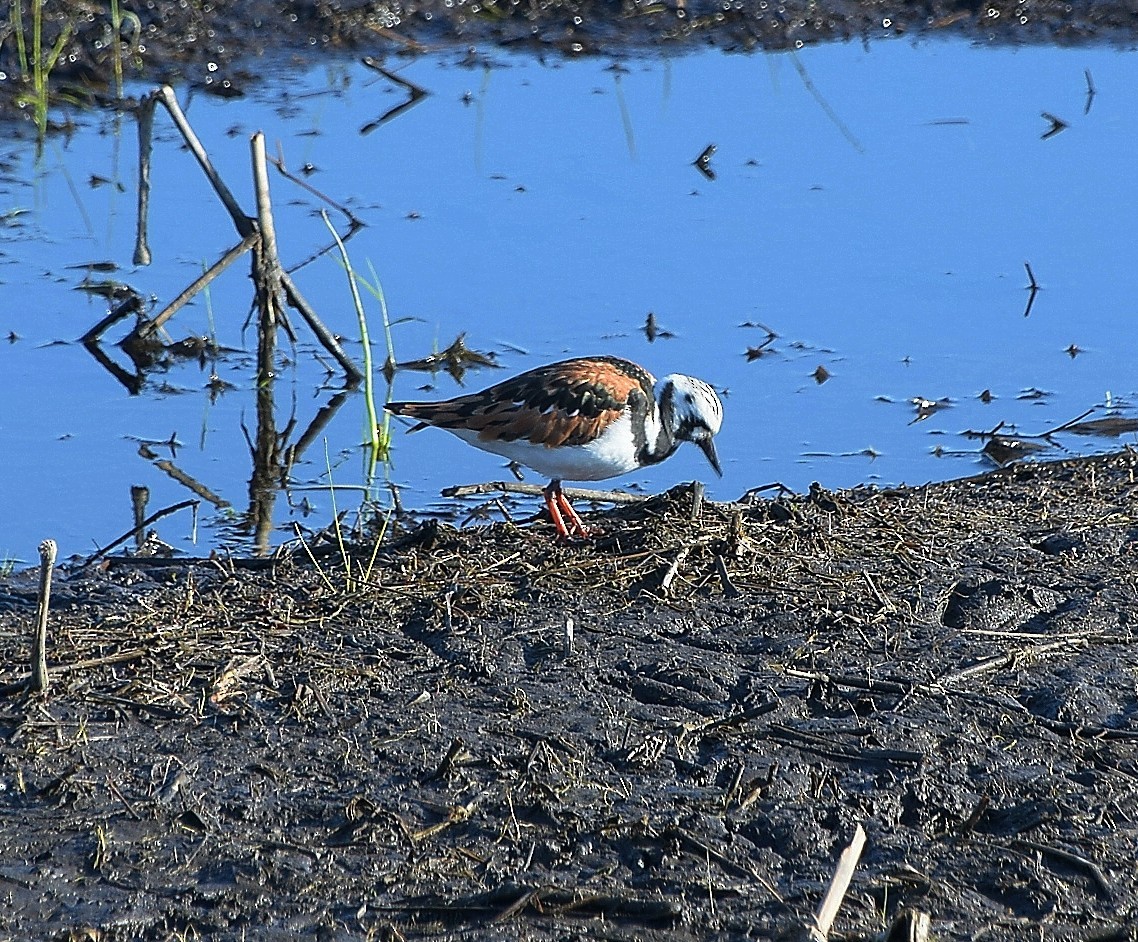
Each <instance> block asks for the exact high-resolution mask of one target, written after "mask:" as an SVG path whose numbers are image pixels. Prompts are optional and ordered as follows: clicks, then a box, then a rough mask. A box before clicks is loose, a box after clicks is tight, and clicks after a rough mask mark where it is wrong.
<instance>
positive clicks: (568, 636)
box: [565, 616, 573, 657]
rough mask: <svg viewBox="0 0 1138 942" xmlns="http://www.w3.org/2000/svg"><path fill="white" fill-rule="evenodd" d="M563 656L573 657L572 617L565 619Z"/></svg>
mask: <svg viewBox="0 0 1138 942" xmlns="http://www.w3.org/2000/svg"><path fill="white" fill-rule="evenodd" d="M565 656H566V657H572V656H573V617H572V616H569V617H568V618H566V619H565Z"/></svg>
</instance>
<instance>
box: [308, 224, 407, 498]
mask: <svg viewBox="0 0 1138 942" xmlns="http://www.w3.org/2000/svg"><path fill="white" fill-rule="evenodd" d="M320 215H321V216H322V217H323V219H324V225H326V226H327V227H328V231H329V232H331V233H332V238H333V239H335V240H336V246H337V248H339V250H340V258H341V260H342V261H343V265H344V270H345V271H346V272H347V274H348V289H349V290H350V291H351V292H352V303H353V304H354V305H355V307H356V317H357V318H358V320H359V323H360V341H361V342H362V344H363V351H364V404H365V405H366V407H367V419H368V423H367V424H368V436H369V443H370V445H371V461H370V463H369V467H368V473H367V477H368V479H369V480H370V479H371V477H372V475H373V474H374V472H375V465H376V462H377V461H379V460H380V459H381V458H382V459H383V460H384V461H386V460H387V455H388V449H389V447H390V435H388V434H386V428H385V429H384V432H383V433H381V431H380V426H379V416H378V414H377V413H376V409H375V385H374V380H373V378H372V363H371V339H370V337H369V336H368V329H367V315H366V314H365V313H364V305H363V301H362V300H360V292H359V288H357V287H356V273H355V271H354V270H353V269H352V260H351V259H350V258H349V257H348V250H347V249H346V248H344V242H343V240H342V239H341V238H340V234H339V233H338V232H337V231H336V228H335V226H333V225H332V221H331V220H330V219H329V218H328V213H327V212H325V211H324V210H320ZM385 319H386V318H385ZM386 424H387V416H386V414H385V415H384V425H385V427H386ZM385 439H386V440H385Z"/></svg>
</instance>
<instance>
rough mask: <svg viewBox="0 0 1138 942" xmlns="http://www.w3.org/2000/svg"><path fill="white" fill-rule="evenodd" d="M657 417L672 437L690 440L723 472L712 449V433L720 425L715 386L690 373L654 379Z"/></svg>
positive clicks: (716, 470) (717, 430) (717, 471)
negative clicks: (658, 414) (658, 379)
mask: <svg viewBox="0 0 1138 942" xmlns="http://www.w3.org/2000/svg"><path fill="white" fill-rule="evenodd" d="M655 392H656V401H657V402H658V403H659V405H660V421H661V422H662V423H663V424H664V427H665V428H667V429H668V430H669V431H670V432H671V433H672V436H673V437H674V438H675V439H676V441H682V442H694V443H695V444H696V445H698V446H699V449H700V451H702V452H703V453H704V455H706V456H707V460H708V461H709V462H710V463H711V466H712V467H713V468H714V469H715V473H716V474H718V475H719V476H720V477H722V476H723V469H722V468H721V467H720V466H719V456H718V455H717V454H716V453H715V441H714V438H715V435H716V434H717V433H718V432H719V429H720V427H721V426H722V425H723V403H722V402H720V401H719V396H718V395H716V393H715V390H714V389H712V388H711V387H710V386H708V385H707V383H705V382H704V381H703V380H701V379H696V378H695V377H694V376H684V375H683V374H682V373H673V374H672V375H670V376H665V377H664V378H663V379H661V380H660V381H659V382H658V383H656V390H655Z"/></svg>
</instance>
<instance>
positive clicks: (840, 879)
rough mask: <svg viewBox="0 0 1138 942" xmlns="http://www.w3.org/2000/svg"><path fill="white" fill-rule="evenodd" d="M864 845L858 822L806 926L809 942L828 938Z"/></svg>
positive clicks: (825, 940) (862, 831) (806, 936)
mask: <svg viewBox="0 0 1138 942" xmlns="http://www.w3.org/2000/svg"><path fill="white" fill-rule="evenodd" d="M864 847H865V831H864V830H862V826H861V825H860V824H859V825H858V826H857V830H856V831H854V836H853V840H851V841H850V843H849V845H848V846H847V847H846V849H845V850H843V851H842V856H841V857H840V858H838V866H837V868H836V869H835V870H834V876H833V879H832V880H830V886H829V889H827V890H826V895H825V896H824V897H823V898H822V904H821V905H820V906H819V907H818V912H817V913H815V915H814V924H813V925H812V926H809V927H807V930H806V934H805V938H806V939H808V940H810V942H827V940H828V939H829V937H830V930H831V929H832V928H833V926H834V919H835V918H837V915H838V910H839V909H841V907H842V901H843V900H844V899H845V898H846V891H847V890H848V889H849V888H850V881H851V880H852V879H853V875H854V869H855V868H856V867H857V862H858V859H859V858H860V857H861V851H862V848H864Z"/></svg>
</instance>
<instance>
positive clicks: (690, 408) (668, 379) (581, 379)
mask: <svg viewBox="0 0 1138 942" xmlns="http://www.w3.org/2000/svg"><path fill="white" fill-rule="evenodd" d="M386 409H387V411H388V412H391V413H393V414H395V415H405V416H408V417H410V418H412V419H417V420H418V424H417V425H415V426H414V427H412V428H411V429H410V431H412V432H414V431H418V430H419V429H421V428H425V427H427V426H428V425H433V426H435V427H437V428H445V429H446V430H447V431H448V432H453V433H454V434H455V435H457V436H458V437H459V438H461V439H462V440H463V441H464V442H467V443H469V444H471V445H473V446H474V447H475V448H481V449H482V450H483V451H488V452H491V453H492V454H495V455H501V456H502V457H504V458H509V459H510V460H511V461H516V462H517V463H518V464H522V465H525V466H526V467H527V468H532V469H533V470H534V471H536V472H538V473H539V474H542V475H544V476H546V477H548V478H549V479H550V482H549V486H548V487H546V488H545V492H544V493H545V506H546V507H547V508H548V509H549V516H550V517H551V518H552V520H553V524H554V526H556V527H557V532H558V533H560V534H561V535H562V536H579V537H583V536H587V535H588V530H587V529H586V527H585V524H584V522H583V521H582V520H581V518H580V517H579V516H578V515H577V511H575V510H574V509H573V506H572V504H570V503H569V499H568V498H567V497H566V496H565V494H564V493H563V492H562V490H561V482H562V481H563V480H572V481H600V480H603V479H604V478H611V477H615V476H616V475H618V474H626V473H628V472H629V471H634V470H636V469H637V468H642V467H644V466H645V465H650V464H657V463H658V462H661V461H663V460H664V459H665V458H667V457H668V456H669V455H671V454H672V453H673V452H674V451H675V450H676V449H677V448H678V447H679V445H680V442H694V443H695V444H696V445H698V446H699V448H700V450H701V451H702V452H703V453H704V454H705V455H706V456H707V460H708V461H709V462H711V466H712V467H713V468H714V469H715V473H716V474H719V475H722V474H723V471H722V469H721V468H720V466H719V456H718V455H717V454H716V453H715V442H714V440H713V437H714V436H715V434H716V433H717V432H718V431H719V427H720V425H722V424H723V404H722V403H721V402H720V401H719V397H718V396H717V395H716V394H715V390H713V389H712V388H711V387H710V386H708V385H707V383H705V382H703V380H699V379H695V378H694V377H692V376H684V375H682V374H679V373H673V374H671V375H670V376H665V377H664V378H663V379H661V380H659V381H657V380H656V379H654V378H653V376H652V374H651V373H649V372H648V371H647V370H645V369H644V368H643V367H640V366H637V365H636V364H635V363H631V362H629V361H628V360H622V359H620V358H619V357H609V356H601V357H579V358H577V359H573V360H562V361H561V362H559V363H550V364H549V365H548V366H539V367H538V368H537V369H533V370H529V371H527V372H525V373H521V374H519V375H518V376H515V377H513V378H512V379H507V380H505V381H503V382H501V383H497V384H496V385H494V386H491V387H490V388H489V389H484V390H483V391H482V392H476V393H471V394H469V395H466V396H456V397H455V398H454V399H447V400H445V401H443V402H389V403H387V405H386ZM566 521H568V522H566Z"/></svg>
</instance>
